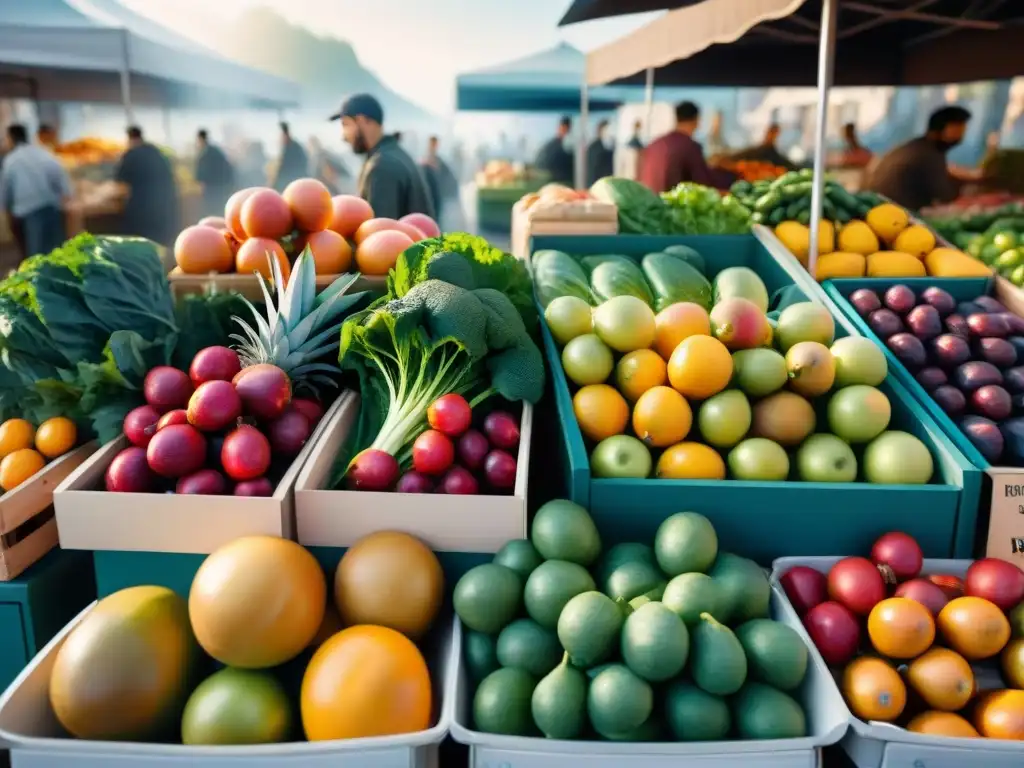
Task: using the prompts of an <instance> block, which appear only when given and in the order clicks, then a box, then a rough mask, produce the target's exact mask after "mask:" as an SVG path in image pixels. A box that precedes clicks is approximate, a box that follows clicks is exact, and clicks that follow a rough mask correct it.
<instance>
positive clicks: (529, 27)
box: [120, 0, 660, 112]
mask: <svg viewBox="0 0 1024 768" xmlns="http://www.w3.org/2000/svg"><path fill="white" fill-rule="evenodd" d="M120 2H121V3H122V4H123V5H125V6H127V7H129V8H131V9H132V10H134V11H136V12H138V13H143V14H145V15H147V16H149V17H150V18H152V19H153V20H154V21H157V22H159V23H161V24H163V25H165V26H168V27H171V28H173V29H174V30H176V31H178V32H180V33H182V34H185V35H188V34H189V33H190V31H192V30H194V29H195V28H196V26H195V25H196V24H204V23H213V22H216V21H226V20H228V19H230V18H231V17H232V16H235V15H237V14H238V13H239V12H240V11H242V10H244V9H245V8H246V7H247V6H254V5H263V6H268V7H271V8H273V9H274V10H276V11H278V12H279V13H280V14H281V15H283V16H284V17H286V18H287V19H288V20H289V21H291V22H292V23H296V24H302V25H304V26H306V27H308V28H310V29H312V30H314V31H315V32H317V33H319V34H323V35H331V36H334V37H339V38H342V39H344V40H347V41H348V42H350V43H351V44H352V46H353V47H354V48H355V51H356V54H357V55H358V56H359V59H360V61H361V62H362V64H363V66H365V67H366V68H368V69H370V70H372V71H374V72H375V73H376V74H377V75H378V76H380V78H381V79H382V80H383V81H384V82H385V83H387V84H388V85H389V86H391V87H392V88H393V89H395V90H396V91H398V92H399V93H400V94H402V95H403V96H405V97H406V98H408V99H410V100H411V101H414V102H416V103H418V104H420V105H422V106H424V107H427V108H428V109H430V110H431V111H434V112H447V111H449V110H451V109H452V108H453V106H454V104H453V100H454V85H453V84H454V80H455V76H456V75H457V74H458V73H460V72H465V71H468V70H472V69H477V68H480V67H485V66H491V65H494V64H501V63H503V62H505V61H509V60H511V59H516V58H519V57H522V56H524V55H527V54H530V53H534V52H536V51H541V50H544V49H546V48H550V47H551V46H553V45H556V44H557V43H558V42H560V41H565V42H568V43H570V44H572V45H575V46H576V47H577V48H580V49H581V50H584V51H587V50H591V49H593V48H596V47H599V46H601V45H603V44H605V43H608V42H611V41H612V40H615V39H617V38H619V37H622V36H623V35H626V34H628V33H630V32H632V31H633V30H635V29H637V28H638V27H640V26H642V25H643V24H646V23H648V22H650V21H651V20H652V19H653V18H656V17H657V16H659V15H660V14H657V13H656V14H636V15H633V16H623V17H618V18H614V19H605V20H600V21H594V22H587V23H584V24H576V25H572V26H570V27H567V28H564V29H559V28H558V27H557V26H556V25H557V24H558V20H559V19H560V18H561V17H562V15H563V14H564V12H565V10H566V9H567V8H568V7H569V5H570V0H170V1H168V0H120Z"/></svg>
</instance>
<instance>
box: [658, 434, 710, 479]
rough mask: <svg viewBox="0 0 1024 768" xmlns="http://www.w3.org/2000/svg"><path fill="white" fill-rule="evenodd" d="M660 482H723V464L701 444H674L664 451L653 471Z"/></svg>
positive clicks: (708, 447) (706, 446)
mask: <svg viewBox="0 0 1024 768" xmlns="http://www.w3.org/2000/svg"><path fill="white" fill-rule="evenodd" d="M654 475H655V477H659V478H661V479H662V480H724V479H725V462H724V461H723V460H722V457H721V456H720V455H719V453H718V451H716V450H715V449H714V448H712V447H711V446H709V445H704V444H703V443H676V444H675V445H671V446H669V447H668V448H666V449H665V450H664V452H663V453H662V454H661V457H660V458H659V459H658V465H657V467H656V468H655V470H654Z"/></svg>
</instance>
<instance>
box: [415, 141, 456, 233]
mask: <svg viewBox="0 0 1024 768" xmlns="http://www.w3.org/2000/svg"><path fill="white" fill-rule="evenodd" d="M420 169H421V170H422V172H423V178H424V179H426V182H427V187H428V188H429V189H430V196H431V198H432V199H433V201H434V210H435V211H436V212H437V223H438V225H439V226H441V227H442V228H444V226H445V225H446V224H448V223H449V222H447V221H446V218H447V217H446V216H445V209H449V208H450V204H451V203H455V204H456V205H457V204H458V199H459V182H458V180H457V179H456V178H455V174H454V173H452V169H451V168H449V167H448V164H447V163H446V162H445V161H444V160H442V159H441V155H440V154H438V138H437V136H431V137H430V138H429V139H428V140H427V156H426V157H424V158H423V160H422V161H420Z"/></svg>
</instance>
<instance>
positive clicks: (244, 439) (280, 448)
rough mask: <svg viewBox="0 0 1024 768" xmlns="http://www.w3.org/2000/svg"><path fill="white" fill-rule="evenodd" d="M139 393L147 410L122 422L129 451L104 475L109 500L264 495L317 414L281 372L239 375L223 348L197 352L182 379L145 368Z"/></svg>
mask: <svg viewBox="0 0 1024 768" xmlns="http://www.w3.org/2000/svg"><path fill="white" fill-rule="evenodd" d="M143 394H144V395H145V398H146V405H141V406H139V407H138V408H135V409H134V410H132V411H131V412H130V413H129V414H128V415H127V417H125V420H124V435H125V437H127V438H128V442H129V443H131V445H130V446H129V447H128V448H125V449H124V450H122V451H121V452H120V453H118V454H117V456H115V457H114V460H113V461H112V462H111V463H110V466H109V467H108V468H107V473H106V490H108V491H111V492H114V493H149V492H157V493H159V492H164V491H167V492H170V491H173V492H174V493H179V494H205V495H223V494H233V495H235V496H271V495H273V493H274V483H272V482H271V480H270V475H273V474H275V473H279V472H280V470H281V469H282V466H281V465H282V464H287V463H290V462H291V461H292V460H293V459H294V458H295V456H296V455H297V454H298V453H299V452H300V451H301V450H302V447H303V445H305V443H306V441H307V440H308V439H309V437H310V435H311V434H312V433H313V428H314V427H315V426H316V424H317V422H318V421H319V420H320V417H321V416H322V415H323V408H322V406H321V405H320V404H319V403H318V402H316V401H314V400H307V399H302V398H293V397H292V385H291V381H290V380H289V378H288V376H287V374H285V372H284V371H282V370H281V369H280V368H278V367H277V366H275V365H270V364H269V363H262V364H258V365H252V366H249V367H247V368H242V367H241V362H240V360H239V358H238V354H237V353H236V352H235V351H234V350H232V349H229V348H227V347H207V348H206V349H203V350H201V351H200V352H199V353H198V354H197V355H196V356H195V358H194V359H193V360H192V364H191V366H190V367H189V371H188V373H186V372H185V371H181V370H178V369H177V368H172V367H171V366H159V367H157V368H154V369H152V370H151V371H150V372H149V373H147V374H146V378H145V382H144V385H143ZM275 461H276V462H277V464H278V466H277V467H275V468H273V469H272V465H273V464H274V462H275Z"/></svg>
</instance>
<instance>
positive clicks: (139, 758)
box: [0, 603, 453, 768]
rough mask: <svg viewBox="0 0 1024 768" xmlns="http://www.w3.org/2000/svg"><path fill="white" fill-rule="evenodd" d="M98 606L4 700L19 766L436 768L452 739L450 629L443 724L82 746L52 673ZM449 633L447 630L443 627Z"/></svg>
mask: <svg viewBox="0 0 1024 768" xmlns="http://www.w3.org/2000/svg"><path fill="white" fill-rule="evenodd" d="M95 605H96V603H93V604H92V605H90V606H89V607H88V608H86V609H85V610H84V611H82V612H81V613H80V614H78V616H77V617H75V619H74V621H72V622H71V623H70V624H68V626H66V627H65V628H64V629H63V630H62V631H61V633H60V634H59V635H57V636H56V637H55V638H54V639H53V640H51V641H50V643H49V644H48V645H47V646H46V647H45V648H44V649H43V650H42V651H40V652H39V654H38V655H37V656H36V657H35V658H34V659H33V660H32V662H31V663H30V664H29V665H28V666H27V667H26V668H25V669H24V670H23V671H22V673H21V674H20V675H18V677H17V679H15V681H14V682H13V683H11V685H10V686H9V687H8V689H7V690H6V691H5V692H4V694H3V696H2V697H0V739H3V740H4V741H5V742H6V746H8V747H9V748H10V750H11V766H12V768H164V766H166V767H167V768H179V767H180V768H186V766H187V767H188V768H431V767H433V766H437V764H438V747H439V746H440V744H441V742H442V741H443V740H444V738H445V736H446V735H447V734H448V726H449V724H450V722H451V714H452V711H453V708H452V706H451V702H450V701H448V700H446V699H445V697H444V693H445V691H446V690H447V688H448V687H449V685H448V683H447V672H448V664H449V660H450V659H451V658H452V656H451V649H452V635H451V632H447V631H445V632H444V634H443V636H442V638H441V641H439V642H438V644H437V646H438V647H437V652H436V653H434V654H433V656H434V657H435V658H429V657H428V659H427V661H428V662H431V663H430V669H431V672H432V677H433V683H434V695H435V696H437V697H439V704H438V706H437V707H435V710H436V711H437V712H438V717H437V723H436V724H435V725H434V726H433V727H431V728H430V729H429V730H426V731H422V732H420V733H413V734H407V735H402V736H388V737H380V738H366V739H351V740H346V741H321V742H287V743H284V744H268V745H261V746H252V747H227V746H225V747H186V746H183V745H181V744H141V743H135V742H125V743H121V742H109V741H82V740H78V739H74V738H71V737H69V736H67V734H66V733H65V732H64V731H63V729H62V728H61V726H60V725H59V724H58V723H57V720H56V718H55V716H54V714H53V710H52V709H51V707H50V699H49V694H48V689H49V681H50V671H51V670H52V669H53V663H54V659H55V657H56V654H57V650H58V649H59V648H60V646H61V644H62V643H63V642H64V638H65V637H67V635H68V633H69V632H70V631H71V630H72V629H73V628H74V627H75V625H77V624H78V622H80V621H81V620H82V619H83V618H84V617H85V615H86V614H87V613H88V612H89V611H90V610H92V608H93V607H94V606H95ZM442 630H443V626H442Z"/></svg>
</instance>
